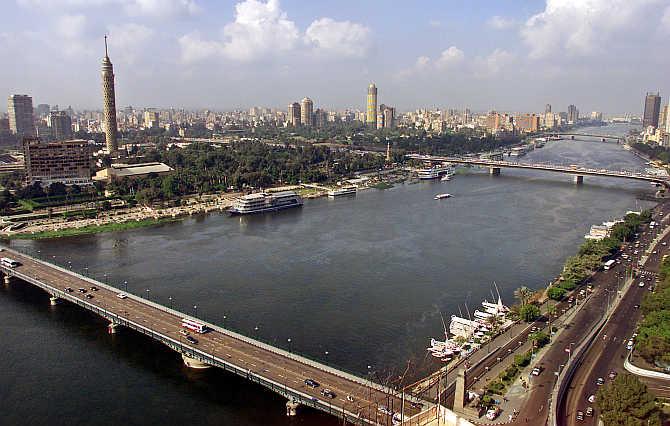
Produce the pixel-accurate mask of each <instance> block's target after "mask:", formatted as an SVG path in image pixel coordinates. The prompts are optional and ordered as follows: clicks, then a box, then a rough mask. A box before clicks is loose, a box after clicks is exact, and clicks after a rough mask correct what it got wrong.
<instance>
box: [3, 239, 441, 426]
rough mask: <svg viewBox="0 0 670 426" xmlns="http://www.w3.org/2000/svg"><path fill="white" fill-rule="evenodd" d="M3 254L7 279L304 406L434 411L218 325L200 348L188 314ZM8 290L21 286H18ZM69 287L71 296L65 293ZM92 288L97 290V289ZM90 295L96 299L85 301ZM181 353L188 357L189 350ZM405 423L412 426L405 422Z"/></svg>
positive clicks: (378, 413)
mask: <svg viewBox="0 0 670 426" xmlns="http://www.w3.org/2000/svg"><path fill="white" fill-rule="evenodd" d="M0 254H1V255H2V256H3V257H10V258H12V259H14V260H17V261H18V262H20V263H21V265H20V266H17V267H16V268H13V269H9V268H8V267H5V266H3V267H2V269H3V270H4V271H5V272H6V273H8V274H9V275H15V276H18V277H19V278H21V277H22V276H23V277H25V278H26V279H32V280H35V281H39V282H40V283H42V284H44V285H45V286H48V290H47V291H50V292H51V293H52V294H57V295H58V296H59V297H61V298H68V299H70V300H72V301H73V302H75V303H77V304H80V305H87V306H85V307H87V308H89V309H91V310H93V311H94V312H96V310H95V309H94V308H96V307H97V308H99V309H100V310H102V311H105V312H108V313H110V315H109V316H107V315H104V316H107V317H108V318H110V317H113V315H117V316H118V317H119V319H122V322H121V323H123V322H125V321H127V322H129V323H133V324H137V325H139V327H140V328H143V329H145V330H146V331H145V330H142V331H143V332H145V333H146V334H150V335H152V337H155V338H157V340H159V341H162V342H163V343H166V341H168V340H169V341H173V342H178V344H179V348H183V349H188V350H191V351H201V352H204V353H206V354H208V355H210V356H212V357H215V358H216V359H220V360H222V361H223V362H224V363H227V364H231V365H234V366H236V367H237V368H238V369H242V371H246V372H247V377H248V378H249V379H250V380H252V381H258V382H259V383H262V384H265V385H266V386H267V384H266V383H268V382H270V383H272V384H273V389H274V390H275V391H277V392H279V393H282V394H284V395H290V396H293V397H295V396H296V395H297V396H298V397H299V398H300V400H301V401H307V402H309V403H310V404H311V405H315V406H317V407H318V408H320V409H322V410H324V411H326V412H330V413H331V414H333V415H335V416H339V417H346V418H348V420H349V421H355V422H356V423H364V421H367V422H369V423H373V424H381V425H390V424H392V418H391V415H389V414H387V413H389V412H395V413H399V412H401V411H402V412H403V413H404V419H405V420H407V419H409V418H410V417H412V416H414V415H416V414H418V413H419V412H420V411H422V410H427V409H429V408H430V407H431V404H429V403H427V402H425V401H424V402H423V403H421V402H419V401H418V400H416V399H415V398H414V399H413V401H414V402H415V403H411V402H410V401H408V400H407V398H406V397H405V396H404V395H399V394H397V393H392V392H391V391H390V390H388V389H387V388H384V387H382V386H380V385H377V384H373V383H372V382H370V381H366V380H364V379H360V378H356V377H353V376H350V375H347V374H346V373H343V372H338V371H337V370H334V369H332V368H329V367H327V366H325V365H322V364H318V363H316V362H313V361H309V360H306V359H304V358H301V357H299V356H297V355H294V354H289V353H286V352H284V351H281V350H279V349H276V348H272V347H269V346H268V345H264V344H262V343H260V342H256V341H254V340H252V339H248V338H244V337H243V336H239V335H236V334H235V333H232V332H229V331H227V330H224V329H221V328H219V327H216V326H212V327H211V328H212V329H211V330H210V331H208V332H207V333H203V334H199V333H196V332H191V333H190V335H191V336H192V337H194V338H195V339H197V343H196V344H193V343H189V342H188V341H187V340H186V337H185V336H184V335H183V334H181V333H180V331H182V330H183V328H182V327H181V319H182V318H183V317H186V315H184V314H181V313H179V312H176V311H172V310H169V309H167V308H165V307H162V306H160V305H157V304H154V303H150V302H148V301H146V300H144V299H141V298H139V297H136V296H132V295H130V296H129V297H127V298H123V299H121V298H119V297H118V294H119V293H120V292H121V291H120V290H118V289H115V288H113V287H110V286H107V285H105V284H102V283H98V282H95V281H93V280H90V279H88V278H85V277H82V276H79V275H78V274H74V273H70V272H69V271H66V270H63V268H58V267H54V266H52V265H50V264H48V263H46V262H41V261H37V260H33V259H32V258H30V257H27V256H24V255H22V254H20V253H17V252H14V251H11V250H8V249H5V250H4V251H3V253H0ZM10 285H21V284H19V283H17V282H16V281H14V282H13V283H12V284H10ZM68 287H69V288H71V289H72V290H73V291H72V292H67V290H66V289H67V288H68ZM91 287H96V288H97V290H93V289H92V288H91ZM80 288H81V289H84V290H86V293H83V292H80V291H79V289H80ZM87 295H88V296H89V297H91V296H92V297H91V298H87V297H86V296H87ZM96 313H100V312H96ZM112 314H113V315H112ZM147 331H148V332H147ZM159 336H160V338H158V337H159ZM182 352H183V353H190V352H188V351H186V350H184V351H182ZM194 361H196V360H194ZM238 374H239V373H238ZM254 378H261V379H263V381H261V380H254ZM307 379H311V380H314V381H316V382H317V383H318V384H319V386H318V387H316V388H313V387H310V386H307V385H306V383H305V380H307ZM282 388H283V390H282ZM326 388H328V389H330V390H331V391H332V392H334V395H335V396H334V398H332V399H331V398H328V397H327V396H324V395H322V394H321V391H322V390H323V389H326ZM417 403H418V404H417ZM380 407H386V408H387V409H388V410H389V411H385V410H384V409H380ZM406 424H413V423H409V422H407V423H406Z"/></svg>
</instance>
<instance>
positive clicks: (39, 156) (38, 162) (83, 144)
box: [23, 138, 91, 186]
mask: <svg viewBox="0 0 670 426" xmlns="http://www.w3.org/2000/svg"><path fill="white" fill-rule="evenodd" d="M23 155H24V158H25V173H26V183H27V184H28V185H32V184H34V183H38V182H39V183H40V184H41V185H42V186H49V185H51V184H52V183H55V182H60V183H63V184H65V185H75V184H76V185H87V184H90V183H91V151H90V149H89V146H88V141H85V140H70V141H61V142H40V140H39V139H38V138H25V139H24V140H23Z"/></svg>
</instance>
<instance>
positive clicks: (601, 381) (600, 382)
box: [596, 377, 605, 386]
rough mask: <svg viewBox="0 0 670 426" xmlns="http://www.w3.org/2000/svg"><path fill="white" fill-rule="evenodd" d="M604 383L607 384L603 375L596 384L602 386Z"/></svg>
mask: <svg viewBox="0 0 670 426" xmlns="http://www.w3.org/2000/svg"><path fill="white" fill-rule="evenodd" d="M604 384H605V379H603V378H602V377H598V378H597V379H596V386H602V385H604Z"/></svg>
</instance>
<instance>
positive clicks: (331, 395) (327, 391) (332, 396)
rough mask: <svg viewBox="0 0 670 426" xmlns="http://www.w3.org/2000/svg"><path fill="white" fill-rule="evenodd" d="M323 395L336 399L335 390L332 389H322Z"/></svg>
mask: <svg viewBox="0 0 670 426" xmlns="http://www.w3.org/2000/svg"><path fill="white" fill-rule="evenodd" d="M321 395H323V396H325V397H326V398H330V399H334V398H335V396H336V395H335V392H333V391H332V390H330V389H327V388H326V389H322V390H321Z"/></svg>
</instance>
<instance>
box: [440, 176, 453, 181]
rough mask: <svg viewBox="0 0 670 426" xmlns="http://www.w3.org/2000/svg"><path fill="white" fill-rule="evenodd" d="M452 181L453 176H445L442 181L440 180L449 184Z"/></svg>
mask: <svg viewBox="0 0 670 426" xmlns="http://www.w3.org/2000/svg"><path fill="white" fill-rule="evenodd" d="M450 180H451V175H444V176H442V179H440V181H441V182H448V181H450Z"/></svg>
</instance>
